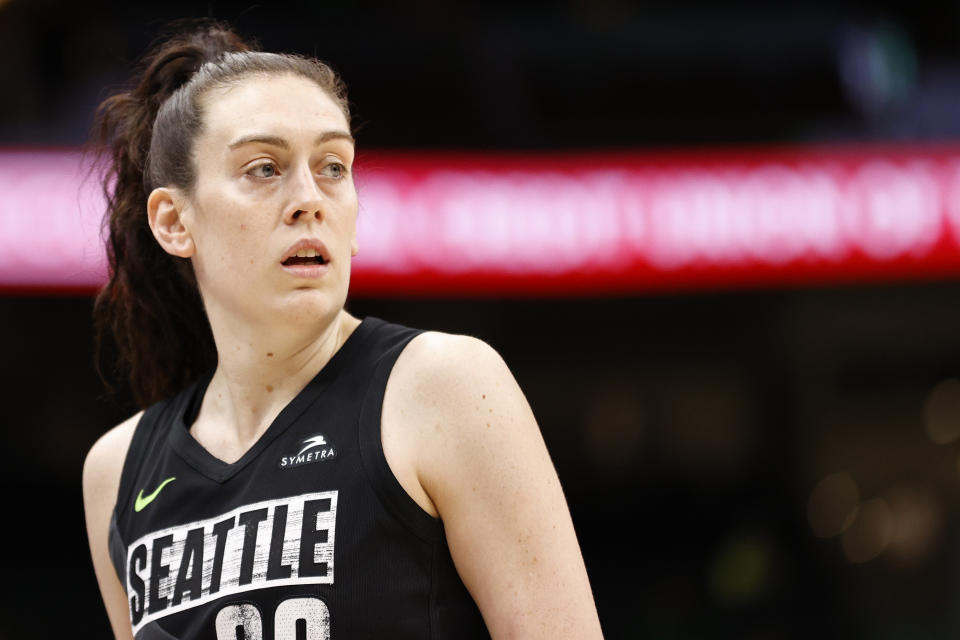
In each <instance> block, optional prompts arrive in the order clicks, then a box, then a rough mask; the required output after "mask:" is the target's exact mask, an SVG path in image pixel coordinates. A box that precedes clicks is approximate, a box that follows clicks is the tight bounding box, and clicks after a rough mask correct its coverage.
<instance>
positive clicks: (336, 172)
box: [322, 162, 347, 180]
mask: <svg viewBox="0 0 960 640" xmlns="http://www.w3.org/2000/svg"><path fill="white" fill-rule="evenodd" d="M322 173H323V174H324V175H325V176H327V177H328V178H333V179H334V180H339V179H341V178H343V177H344V176H345V175H347V167H346V166H345V165H344V164H342V163H340V162H331V163H330V164H328V165H325V166H324V167H323V170H322Z"/></svg>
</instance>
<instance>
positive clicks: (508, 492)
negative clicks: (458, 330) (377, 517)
mask: <svg viewBox="0 0 960 640" xmlns="http://www.w3.org/2000/svg"><path fill="white" fill-rule="evenodd" d="M391 387H392V389H391ZM388 402H389V407H388ZM388 409H389V416H390V418H389V419H390V420H393V421H395V422H396V423H397V424H396V425H394V427H395V428H394V427H392V428H391V433H392V434H396V433H397V432H398V431H399V432H400V433H401V434H402V435H403V439H404V441H406V442H408V443H412V444H411V446H410V447H409V448H407V449H406V452H407V455H408V456H409V459H410V460H411V466H412V468H413V469H414V470H415V475H416V480H417V482H418V483H419V485H420V487H422V489H423V491H424V492H425V493H426V495H427V496H429V500H430V501H431V502H432V505H435V508H436V511H437V512H438V513H439V515H440V517H441V518H442V520H443V523H444V529H445V531H446V535H447V541H448V544H449V546H450V552H451V555H452V557H453V560H454V563H455V565H456V567H457V571H458V572H459V573H460V576H461V578H462V579H463V581H464V584H465V585H466V586H467V588H468V590H469V591H470V593H471V595H472V596H473V598H474V600H475V601H476V602H477V605H478V606H479V608H480V611H481V613H482V614H483V617H484V620H485V621H486V623H487V626H488V627H489V630H490V632H491V634H492V635H493V637H494V638H513V637H523V638H558V637H576V638H599V637H601V632H600V623H599V620H598V618H597V613H596V607H595V605H594V601H593V595H592V593H591V590H590V584H589V581H588V579H587V573H586V568H585V567H584V563H583V559H582V556H581V553H580V548H579V545H578V543H577V539H576V534H575V532H574V529H573V523H572V520H571V518H570V513H569V510H568V508H567V504H566V501H565V499H564V496H563V491H562V489H561V487H560V482H559V480H558V478H557V473H556V471H555V469H554V467H553V464H552V462H551V460H550V456H549V454H548V453H547V449H546V446H545V444H544V441H543V438H542V436H541V434H540V429H539V427H538V426H537V423H536V420H535V419H534V416H533V413H532V411H531V410H530V406H529V405H528V404H527V401H526V398H524V396H523V393H522V392H521V391H520V388H519V386H518V385H517V383H516V381H515V380H514V378H513V376H512V375H511V373H510V371H509V369H508V368H507V366H506V364H505V363H504V362H503V360H502V359H501V358H500V356H499V355H498V354H497V353H496V352H495V351H494V350H493V349H491V348H490V347H489V346H488V345H486V344H485V343H483V342H481V341H479V340H476V339H473V338H468V337H464V336H450V335H445V334H437V333H428V334H423V335H421V336H419V337H418V338H416V339H415V340H414V341H413V342H411V344H410V345H409V346H408V347H407V349H406V350H405V351H404V352H403V354H402V355H401V357H400V360H398V362H397V365H396V367H395V373H394V376H391V379H390V383H389V384H388V395H387V398H385V405H384V420H387V419H388ZM398 416H400V417H398ZM386 426H387V425H386V424H385V425H384V428H385V435H384V437H385V449H386V447H387V442H386V437H387V435H386ZM395 449H397V450H399V451H401V452H403V451H404V449H403V448H400V447H395Z"/></svg>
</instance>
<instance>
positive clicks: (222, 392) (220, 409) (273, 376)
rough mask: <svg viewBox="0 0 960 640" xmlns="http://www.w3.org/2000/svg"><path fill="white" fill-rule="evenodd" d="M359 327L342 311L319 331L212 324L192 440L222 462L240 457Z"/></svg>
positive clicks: (353, 319) (310, 328)
mask: <svg viewBox="0 0 960 640" xmlns="http://www.w3.org/2000/svg"><path fill="white" fill-rule="evenodd" d="M359 324H360V321H359V320H357V319H356V318H354V317H352V316H351V315H350V314H348V313H347V312H346V311H344V310H342V309H341V310H340V311H338V312H337V313H336V314H335V315H334V317H333V320H332V321H330V322H328V323H327V324H326V326H324V327H323V329H321V330H320V331H317V329H316V327H309V328H305V329H303V330H301V331H297V330H293V329H289V328H285V329H284V330H282V331H276V330H273V331H267V330H264V329H263V328H258V327H246V326H241V327H236V326H229V325H221V326H220V327H217V326H216V325H215V324H214V323H211V325H212V326H214V339H215V341H216V345H217V355H218V362H217V369H216V371H215V372H214V375H213V378H212V379H211V381H210V385H209V387H207V392H206V394H205V396H204V399H203V403H202V405H201V408H200V413H199V414H198V416H197V419H196V421H195V423H194V425H193V427H191V432H192V433H193V434H194V437H196V438H197V440H199V441H200V443H201V444H203V445H204V446H206V447H207V448H208V449H209V450H211V451H212V452H216V451H219V452H220V453H221V454H222V455H221V456H220V457H222V458H233V457H239V455H242V453H243V451H245V450H246V449H247V448H249V446H250V445H252V444H253V443H254V442H255V441H256V440H257V439H258V438H259V437H260V436H261V435H262V434H263V432H264V431H265V430H266V429H267V427H269V426H270V423H272V422H273V420H274V419H275V418H276V416H277V414H279V413H280V411H281V410H282V409H283V407H285V406H286V405H287V404H288V403H289V402H290V401H291V400H292V399H293V398H294V397H295V396H296V395H297V394H298V393H299V392H300V391H301V390H302V389H303V388H304V387H305V386H306V385H307V383H308V382H310V380H312V379H313V378H314V377H315V376H316V375H317V373H318V372H319V371H320V370H321V369H322V368H323V367H324V366H325V365H326V364H327V363H328V362H329V361H330V359H331V358H332V357H333V355H334V354H335V353H336V352H337V351H338V350H339V349H340V347H341V346H342V345H343V343H344V342H345V341H346V339H347V338H348V337H349V336H350V334H351V333H353V330H354V329H356V327H357V326H358V325H359ZM232 454H239V455H232ZM215 455H216V454H215Z"/></svg>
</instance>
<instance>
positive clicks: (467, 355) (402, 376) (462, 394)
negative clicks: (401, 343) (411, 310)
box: [381, 332, 535, 518]
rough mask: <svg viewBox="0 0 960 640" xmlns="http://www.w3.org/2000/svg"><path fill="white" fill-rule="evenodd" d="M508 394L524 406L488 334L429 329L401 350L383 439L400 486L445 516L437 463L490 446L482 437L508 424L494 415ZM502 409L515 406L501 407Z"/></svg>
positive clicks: (391, 381) (383, 421)
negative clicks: (484, 338)
mask: <svg viewBox="0 0 960 640" xmlns="http://www.w3.org/2000/svg"><path fill="white" fill-rule="evenodd" d="M508 398H509V399H511V402H512V403H513V404H515V405H521V406H522V407H524V408H525V406H526V402H525V400H524V399H523V395H522V393H521V392H520V389H519V387H517V385H516V383H515V382H514V380H513V376H512V375H511V374H510V371H509V369H508V368H507V365H506V364H505V363H504V361H503V359H502V358H501V357H500V355H499V354H498V353H497V352H496V351H495V350H494V349H493V348H492V347H491V346H490V345H488V344H487V343H485V342H483V341H482V340H479V339H477V338H473V337H470V336H463V335H453V334H448V333H440V332H425V333H422V334H420V335H418V336H417V337H416V338H414V339H413V340H411V342H410V343H409V344H408V345H407V347H406V348H405V349H404V350H403V353H401V354H400V357H399V359H398V360H397V362H396V364H395V365H394V368H393V371H392V372H391V374H390V379H389V382H388V383H387V388H386V392H385V395H384V401H383V412H382V419H381V439H382V442H383V449H384V453H385V454H386V458H387V462H388V464H389V465H390V468H391V470H392V471H393V473H394V475H395V476H396V477H397V479H398V480H399V481H400V485H401V486H402V487H403V488H404V489H405V490H406V491H407V493H408V494H409V495H410V496H411V497H412V498H413V499H414V500H415V501H416V502H417V503H418V504H419V505H420V506H421V507H422V508H423V510H424V511H426V512H427V513H428V514H430V515H431V516H433V517H435V518H436V517H441V512H440V511H441V510H440V507H441V506H442V505H441V504H439V502H438V501H439V500H442V496H441V495H438V494H439V493H440V492H441V491H442V488H443V487H444V486H445V485H447V484H448V483H447V482H446V481H445V480H444V479H443V477H442V476H443V475H444V470H443V469H441V468H438V467H437V466H436V463H437V462H439V461H445V462H447V463H449V464H451V465H455V464H456V459H457V458H458V457H473V453H472V451H475V450H476V449H477V448H483V447H482V445H481V446H479V447H478V445H480V443H479V442H478V438H483V437H489V436H492V435H493V434H492V433H489V432H492V431H494V430H495V429H494V428H493V427H491V425H494V424H495V425H496V426H497V428H499V427H501V426H502V425H503V422H501V421H497V420H493V419H492V418H493V417H494V416H493V413H494V409H495V404H494V403H496V402H498V401H499V402H500V403H502V402H503V401H504V400H505V399H508ZM496 413H497V414H503V413H511V412H510V411H509V410H507V411H504V409H503V407H502V406H501V407H499V408H496ZM513 413H515V412H513ZM534 428H535V425H534ZM484 432H488V433H484Z"/></svg>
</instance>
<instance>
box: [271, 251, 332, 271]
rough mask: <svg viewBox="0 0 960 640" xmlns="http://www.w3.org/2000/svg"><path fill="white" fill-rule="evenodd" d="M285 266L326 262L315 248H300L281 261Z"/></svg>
mask: <svg viewBox="0 0 960 640" xmlns="http://www.w3.org/2000/svg"><path fill="white" fill-rule="evenodd" d="M282 264H283V266H285V267H294V266H298V265H319V264H327V261H326V260H324V259H323V256H322V255H320V254H319V253H318V252H317V250H316V249H301V250H299V251H297V253H296V255H292V256H290V257H289V258H287V259H286V260H284V261H283V262H282Z"/></svg>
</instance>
